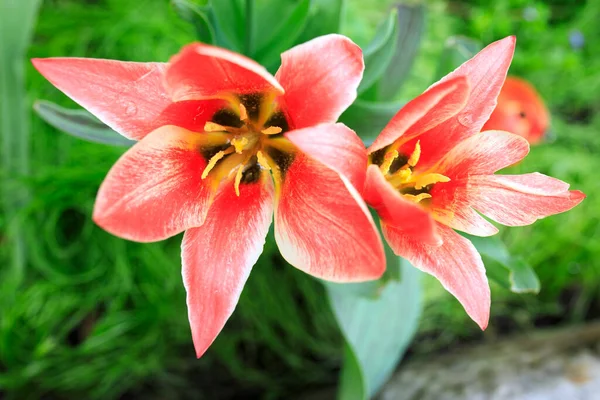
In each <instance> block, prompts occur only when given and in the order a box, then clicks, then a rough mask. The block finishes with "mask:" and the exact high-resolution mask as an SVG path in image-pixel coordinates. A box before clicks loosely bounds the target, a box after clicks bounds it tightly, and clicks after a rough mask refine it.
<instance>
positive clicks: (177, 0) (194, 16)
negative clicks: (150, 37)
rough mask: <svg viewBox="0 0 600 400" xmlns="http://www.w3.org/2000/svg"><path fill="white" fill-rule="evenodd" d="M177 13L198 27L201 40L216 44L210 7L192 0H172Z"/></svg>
mask: <svg viewBox="0 0 600 400" xmlns="http://www.w3.org/2000/svg"><path fill="white" fill-rule="evenodd" d="M171 3H172V4H173V7H174V8H175V11H177V14H178V15H179V16H180V17H181V18H182V19H183V20H185V21H187V22H189V23H190V24H192V25H193V26H194V28H196V34H197V35H198V39H199V40H200V41H201V42H204V43H208V44H215V30H214V28H213V26H212V24H211V22H210V17H209V14H210V8H209V7H207V6H202V5H200V4H198V2H194V1H192V0H171Z"/></svg>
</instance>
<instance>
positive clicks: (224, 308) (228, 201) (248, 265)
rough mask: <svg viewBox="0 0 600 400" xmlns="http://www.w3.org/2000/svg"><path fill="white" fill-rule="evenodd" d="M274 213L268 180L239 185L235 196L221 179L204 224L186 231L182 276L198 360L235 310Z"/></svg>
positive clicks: (230, 182)
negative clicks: (238, 192)
mask: <svg viewBox="0 0 600 400" xmlns="http://www.w3.org/2000/svg"><path fill="white" fill-rule="evenodd" d="M267 178H268V177H267ZM272 216H273V184H272V182H271V180H270V178H268V179H262V180H261V181H259V182H257V183H253V184H242V185H241V186H240V195H239V197H238V196H236V194H235V191H234V185H233V182H232V181H225V182H223V183H222V184H221V189H220V191H219V194H218V195H217V197H216V198H215V201H214V203H213V204H212V206H211V208H210V211H209V212H208V215H207V216H206V221H205V223H204V225H202V226H201V227H199V228H192V229H189V230H187V231H186V232H185V235H184V237H183V243H182V244H181V260H182V264H183V271H182V274H183V282H184V285H185V289H186V291H187V306H188V316H189V319H190V326H191V329H192V337H193V340H194V347H195V348H196V355H197V356H198V358H200V357H201V356H202V355H203V354H204V352H205V351H206V349H208V347H209V346H210V345H211V344H212V342H213V341H214V340H215V338H216V337H217V335H218V334H219V332H221V329H223V326H224V325H225V323H226V322H227V320H228V319H229V317H230V316H231V314H232V313H233V310H234V309H235V306H236V305H237V303H238V300H239V297H240V294H241V293H242V289H243V288H244V284H245V283H246V280H247V279H248V276H249V275H250V270H251V269H252V266H253V265H254V264H255V263H256V261H257V260H258V257H259V256H260V254H261V253H262V250H263V246H264V243H265V237H266V235H267V232H268V231H269V226H270V225H271V219H272Z"/></svg>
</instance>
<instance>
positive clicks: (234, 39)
mask: <svg viewBox="0 0 600 400" xmlns="http://www.w3.org/2000/svg"><path fill="white" fill-rule="evenodd" d="M246 1H251V0H246ZM245 4H246V2H245V1H243V0H211V2H210V6H211V9H212V11H213V15H214V17H215V20H216V23H217V28H218V31H219V32H218V33H221V35H219V34H217V38H219V37H222V40H224V41H225V43H220V44H221V45H223V46H224V47H227V48H228V49H231V50H234V51H237V52H245V50H247V49H246V47H247V46H246V40H245V38H246V29H247V21H246V11H245ZM248 4H251V3H248Z"/></svg>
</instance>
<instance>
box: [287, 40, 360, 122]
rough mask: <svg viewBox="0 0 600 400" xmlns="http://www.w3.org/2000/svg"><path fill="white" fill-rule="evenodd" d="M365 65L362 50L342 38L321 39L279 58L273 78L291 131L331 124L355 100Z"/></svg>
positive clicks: (289, 51) (298, 47)
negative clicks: (278, 85) (278, 64)
mask: <svg viewBox="0 0 600 400" xmlns="http://www.w3.org/2000/svg"><path fill="white" fill-rule="evenodd" d="M364 69H365V65H364V62H363V57H362V50H361V49H360V47H358V46H357V45H356V44H355V43H354V42H352V41H351V40H350V39H348V38H347V37H345V36H342V35H336V34H331V35H325V36H320V37H318V38H316V39H313V40H310V41H308V42H306V43H303V44H301V45H299V46H296V47H293V48H292V49H290V50H288V51H286V52H285V53H283V54H282V55H281V67H280V68H279V71H277V74H276V75H275V77H276V78H277V80H278V81H279V82H280V83H281V86H283V88H284V89H285V95H284V96H283V98H282V99H281V102H282V108H283V109H284V110H285V112H286V114H287V117H288V119H289V120H291V125H292V127H293V128H294V129H300V128H306V127H309V126H313V125H317V124H320V123H327V122H328V123H334V122H336V121H337V120H338V118H339V117H340V115H341V114H342V112H343V111H344V110H345V109H346V108H348V107H349V106H350V104H352V102H354V100H355V99H356V95H357V94H356V93H357V92H356V90H357V88H358V85H359V83H360V80H361V79H362V74H363V71H364Z"/></svg>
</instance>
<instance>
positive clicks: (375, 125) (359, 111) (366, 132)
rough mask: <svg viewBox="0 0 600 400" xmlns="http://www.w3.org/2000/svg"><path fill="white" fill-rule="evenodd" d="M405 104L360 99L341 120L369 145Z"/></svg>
mask: <svg viewBox="0 0 600 400" xmlns="http://www.w3.org/2000/svg"><path fill="white" fill-rule="evenodd" d="M403 106H404V103H400V102H390V103H376V102H371V101H366V100H360V99H358V100H356V101H355V102H354V103H353V104H352V105H351V106H350V107H349V108H348V109H347V110H346V111H345V112H344V113H343V114H342V116H341V117H340V121H341V122H343V123H344V124H346V125H348V126H349V127H350V128H352V129H353V130H354V131H356V133H357V134H358V136H360V137H361V139H363V141H364V142H365V143H366V144H367V145H369V144H371V143H372V142H373V141H374V140H375V138H376V137H377V136H378V135H379V134H380V133H381V131H382V130H383V128H385V126H386V125H387V124H388V122H390V119H392V117H393V116H394V115H396V113H397V112H398V111H399V110H400V109H401V108H402V107H403Z"/></svg>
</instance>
